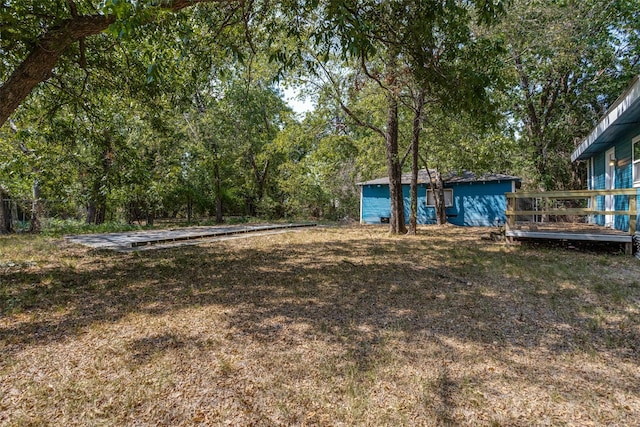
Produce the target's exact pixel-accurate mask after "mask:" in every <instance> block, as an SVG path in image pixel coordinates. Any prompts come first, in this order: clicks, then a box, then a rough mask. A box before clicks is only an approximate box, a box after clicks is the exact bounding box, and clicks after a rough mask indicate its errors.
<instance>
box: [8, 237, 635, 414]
mask: <svg viewBox="0 0 640 427" xmlns="http://www.w3.org/2000/svg"><path fill="white" fill-rule="evenodd" d="M483 233H487V230H473V229H462V228H455V227H448V228H445V229H438V228H425V229H423V230H422V231H421V234H420V235H419V236H417V237H391V236H389V235H387V234H386V232H385V230H384V229H381V228H370V227H367V228H360V227H354V228H324V229H315V230H305V231H301V232H298V233H290V234H280V235H274V236H264V237H256V238H255V239H245V240H234V241H227V242H214V243H209V244H207V245H203V246H199V247H186V248H176V249H167V250H162V251H149V252H144V253H130V254H117V253H111V252H101V251H95V250H89V249H85V248H80V247H77V246H69V245H66V244H64V243H62V242H61V241H60V240H47V239H44V238H41V237H29V236H24V237H23V236H21V237H16V236H12V237H2V238H0V302H1V305H0V309H1V310H2V311H1V312H0V425H47V424H49V425H68V426H70V425H114V426H116V425H117V426H119V425H172V426H176V425H198V424H200V425H394V426H395V425H412V426H413V425H509V426H511V425H522V426H528V425H575V426H588V425H638V423H639V421H638V420H640V262H638V260H637V259H635V258H633V257H624V256H614V255H606V254H593V253H578V252H574V251H567V250H553V249H544V248H534V247H527V246H517V247H511V248H507V247H505V246H503V245H502V244H497V243H492V242H488V241H485V240H482V239H480V236H481V235H482V234H483Z"/></svg>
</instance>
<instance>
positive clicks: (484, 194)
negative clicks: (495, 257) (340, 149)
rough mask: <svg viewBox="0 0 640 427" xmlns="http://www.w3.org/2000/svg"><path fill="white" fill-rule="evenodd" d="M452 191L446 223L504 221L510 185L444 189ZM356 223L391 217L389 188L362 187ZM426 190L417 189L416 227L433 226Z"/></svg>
mask: <svg viewBox="0 0 640 427" xmlns="http://www.w3.org/2000/svg"><path fill="white" fill-rule="evenodd" d="M445 187H446V188H451V189H452V190H453V206H452V207H449V208H447V209H446V213H447V218H448V221H449V222H450V223H451V224H455V225H461V226H495V225H498V224H504V223H505V221H506V217H505V211H506V207H507V200H506V197H505V195H504V193H506V192H510V191H513V181H479V182H471V183H469V182H464V183H452V184H448V185H445ZM361 191H362V195H361V197H362V200H361V207H360V209H361V214H360V220H361V222H363V223H365V224H380V223H381V218H388V217H390V216H391V210H390V198H389V186H388V185H387V184H375V185H363V186H362V190H361ZM409 192H410V186H409V185H407V184H403V186H402V193H403V197H404V214H405V220H406V221H407V223H408V221H409V213H410V201H411V197H410V193H409ZM426 202H427V186H426V185H424V184H421V185H419V186H418V218H417V220H418V224H435V223H436V211H435V208H434V207H433V206H427V205H426Z"/></svg>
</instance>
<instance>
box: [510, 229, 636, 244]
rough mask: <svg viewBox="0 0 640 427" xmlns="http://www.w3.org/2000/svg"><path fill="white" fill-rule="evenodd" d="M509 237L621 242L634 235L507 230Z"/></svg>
mask: <svg viewBox="0 0 640 427" xmlns="http://www.w3.org/2000/svg"><path fill="white" fill-rule="evenodd" d="M505 235H506V236H507V237H521V238H530V239H549V240H580V241H594V242H619V243H627V242H631V241H632V236H630V235H625V234H588V233H571V232H567V233H564V232H559V233H558V232H552V231H551V232H546V231H523V230H509V231H506V232H505Z"/></svg>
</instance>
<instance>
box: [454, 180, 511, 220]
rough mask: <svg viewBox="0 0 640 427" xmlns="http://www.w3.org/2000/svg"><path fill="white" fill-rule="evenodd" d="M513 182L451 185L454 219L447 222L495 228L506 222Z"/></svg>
mask: <svg viewBox="0 0 640 427" xmlns="http://www.w3.org/2000/svg"><path fill="white" fill-rule="evenodd" d="M512 183H513V181H487V182H471V183H462V184H455V185H452V186H451V188H452V189H453V200H454V209H453V211H455V213H456V215H457V216H455V217H450V218H449V222H450V223H452V224H455V225H466V226H484V227H488V226H495V225H502V224H504V223H505V222H506V216H505V211H506V210H507V198H506V197H505V195H504V193H508V192H510V191H513V185H512Z"/></svg>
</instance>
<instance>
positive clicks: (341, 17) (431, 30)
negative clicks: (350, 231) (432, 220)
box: [315, 0, 503, 233]
mask: <svg viewBox="0 0 640 427" xmlns="http://www.w3.org/2000/svg"><path fill="white" fill-rule="evenodd" d="M502 9H503V4H502V2H501V1H495V2H494V1H478V2H443V1H436V0H431V1H423V2H410V1H407V2H404V1H399V2H382V3H380V2H374V1H358V0H353V1H348V2H341V3H340V4H335V3H333V2H329V3H328V5H327V9H326V15H327V16H328V17H329V20H328V21H327V22H326V23H325V24H324V25H322V26H321V31H317V32H316V33H315V38H316V40H317V41H319V43H320V44H323V45H324V46H325V48H326V47H328V49H329V50H330V49H331V48H333V46H334V43H335V42H334V39H333V37H334V35H337V36H338V38H339V40H340V48H341V49H342V52H343V56H345V57H347V56H351V57H355V58H357V62H358V63H359V64H360V66H361V67H362V70H363V72H364V74H365V75H366V76H367V77H369V78H371V79H373V80H374V81H376V82H377V83H378V84H379V86H380V87H382V88H384V89H385V90H386V91H387V96H386V98H387V116H386V117H387V119H386V125H385V128H384V129H380V128H378V129H377V130H376V131H377V132H378V133H380V134H381V135H382V136H383V137H384V140H385V145H386V147H387V153H386V155H387V171H388V175H389V191H390V198H391V219H390V231H391V232H392V233H404V232H406V227H405V221H404V207H403V195H402V184H401V176H402V166H401V159H400V156H399V152H398V103H399V99H400V95H401V91H402V87H403V83H404V82H403V80H405V82H406V80H407V78H406V75H407V74H408V73H410V74H411V75H412V77H413V78H414V79H415V81H418V82H419V83H418V85H419V87H420V88H421V90H422V91H428V96H429V97H438V96H445V97H446V96H447V95H446V93H447V89H450V88H451V84H450V83H451V82H452V81H461V82H465V83H464V84H461V85H460V87H459V88H457V89H458V90H457V91H456V93H457V94H458V95H461V94H466V93H465V92H473V93H475V94H476V95H481V94H482V93H483V92H484V90H485V87H482V83H485V82H486V81H487V79H468V78H466V77H465V75H464V74H460V73H458V71H460V69H461V67H459V66H458V64H457V61H456V59H457V58H456V55H457V54H458V53H460V52H461V51H462V50H463V49H461V46H462V47H466V45H467V44H474V40H473V37H472V33H471V31H470V27H469V22H471V20H472V19H473V17H474V15H475V16H476V17H477V18H478V20H479V21H483V22H489V21H492V20H494V19H495V18H496V17H497V15H498V14H499V13H500V12H501V11H502ZM440 53H442V54H443V55H444V56H445V59H444V60H441V59H440V57H439V54H440ZM373 58H377V60H378V63H380V64H381V66H380V67H379V68H377V69H370V67H371V63H370V60H371V59H373ZM404 60H406V61H407V62H404ZM404 64H406V65H408V69H404V68H403V67H402V65H404ZM443 65H448V67H447V66H443ZM478 75H479V73H478V71H477V70H475V72H474V73H473V76H474V77H476V76H478ZM460 78H461V79H460ZM458 79H460V80H458ZM467 82H468V83H467ZM477 100H478V97H477V96H476V97H475V98H474V97H468V96H467V97H466V99H465V100H464V105H470V104H474V103H477ZM345 112H347V114H349V111H348V109H345ZM350 115H351V114H350ZM353 118H354V119H356V118H355V117H353ZM357 120H358V119H356V121H357ZM363 124H364V123H363Z"/></svg>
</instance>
